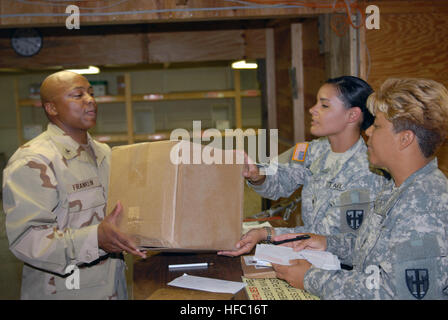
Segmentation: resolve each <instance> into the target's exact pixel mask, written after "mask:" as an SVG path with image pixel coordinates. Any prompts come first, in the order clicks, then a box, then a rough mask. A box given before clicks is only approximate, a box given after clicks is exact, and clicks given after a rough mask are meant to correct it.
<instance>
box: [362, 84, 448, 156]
mask: <svg viewBox="0 0 448 320" xmlns="http://www.w3.org/2000/svg"><path fill="white" fill-rule="evenodd" d="M367 108H368V109H369V110H370V112H372V114H376V112H383V113H384V115H385V117H386V119H387V120H389V121H391V122H392V124H393V127H394V131H395V132H396V133H397V132H400V131H403V130H411V131H412V132H414V134H415V135H416V136H417V141H418V145H419V147H420V150H421V151H422V153H423V155H424V156H425V157H427V158H429V157H431V156H432V155H434V154H435V153H436V151H437V149H438V148H439V147H440V146H441V145H442V143H443V142H444V140H445V139H446V137H447V135H448V90H447V89H446V88H445V87H444V86H443V85H442V84H440V83H438V82H436V81H434V80H429V79H416V78H405V79H388V80H386V81H385V82H384V83H383V85H382V86H381V88H380V89H379V90H378V91H376V92H374V93H372V94H371V95H370V96H369V98H368V99H367Z"/></svg>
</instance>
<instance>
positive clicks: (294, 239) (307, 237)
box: [272, 234, 310, 245]
mask: <svg viewBox="0 0 448 320" xmlns="http://www.w3.org/2000/svg"><path fill="white" fill-rule="evenodd" d="M309 238H310V236H309V235H307V234H304V235H303V236H297V237H295V238H291V239H285V240H280V241H272V244H275V245H278V244H282V243H287V242H293V241H297V240H306V239H309Z"/></svg>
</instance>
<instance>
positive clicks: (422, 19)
mask: <svg viewBox="0 0 448 320" xmlns="http://www.w3.org/2000/svg"><path fill="white" fill-rule="evenodd" d="M400 2H401V3H400ZM406 2H407V4H408V5H404V4H403V1H379V3H375V4H378V7H379V8H380V30H365V46H366V48H367V50H366V55H367V57H366V59H365V61H366V65H364V66H363V67H364V68H365V72H366V74H367V80H368V82H369V83H370V84H371V85H372V87H373V88H374V89H378V88H379V87H380V86H381V84H382V83H383V82H384V81H385V80H386V79H387V78H391V77H418V78H429V79H433V80H436V81H438V82H441V83H443V84H444V85H445V86H446V87H447V88H448V72H447V71H448V41H447V39H448V2H447V1H425V2H422V1H406ZM438 159H439V167H440V168H441V169H442V171H444V172H445V174H446V175H447V176H448V142H445V144H444V146H442V148H441V150H440V151H439V153H438Z"/></svg>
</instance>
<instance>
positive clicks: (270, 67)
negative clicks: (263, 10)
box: [266, 28, 277, 129]
mask: <svg viewBox="0 0 448 320" xmlns="http://www.w3.org/2000/svg"><path fill="white" fill-rule="evenodd" d="M275 86H276V84H275V39H274V30H273V29H272V28H269V29H266V91H267V92H266V95H267V105H268V106H267V109H268V128H269V129H277V100H276V88H275Z"/></svg>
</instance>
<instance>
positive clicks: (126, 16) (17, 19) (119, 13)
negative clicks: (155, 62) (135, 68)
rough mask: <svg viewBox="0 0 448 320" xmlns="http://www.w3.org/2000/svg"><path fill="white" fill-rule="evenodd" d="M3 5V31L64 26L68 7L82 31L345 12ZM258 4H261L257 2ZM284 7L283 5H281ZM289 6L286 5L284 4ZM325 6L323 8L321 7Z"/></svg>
mask: <svg viewBox="0 0 448 320" xmlns="http://www.w3.org/2000/svg"><path fill="white" fill-rule="evenodd" d="M35 2H36V3H32V1H27V2H19V1H15V0H1V1H0V27H3V28H7V27H19V26H33V27H36V26H61V27H64V26H65V20H66V18H67V17H68V14H66V13H65V9H66V7H67V5H68V4H75V5H77V6H79V8H80V22H81V27H82V26H87V25H99V24H102V25H105V24H135V23H150V22H151V23H153V22H178V21H205V20H228V19H234V20H237V19H253V18H257V19H262V18H266V17H269V18H275V17H277V18H279V17H283V18H288V17H297V16H313V15H316V14H319V13H328V12H334V11H335V10H336V11H341V10H344V3H343V2H340V1H338V3H336V8H333V5H334V0H319V3H320V4H321V6H320V7H319V8H316V7H313V4H314V3H316V1H315V0H302V1H300V3H301V4H303V5H302V6H295V7H283V8H278V7H277V8H274V7H272V6H271V5H270V4H269V3H267V4H266V5H265V6H260V4H256V3H252V4H250V3H249V1H246V2H245V3H244V2H243V1H240V2H238V1H222V0H152V1H147V0H128V1H118V0H97V1H73V2H67V4H64V3H62V1H58V2H56V1H52V2H51V1H35ZM258 2H259V1H258ZM282 3H283V2H282ZM284 3H287V2H284ZM322 4H323V6H322Z"/></svg>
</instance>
